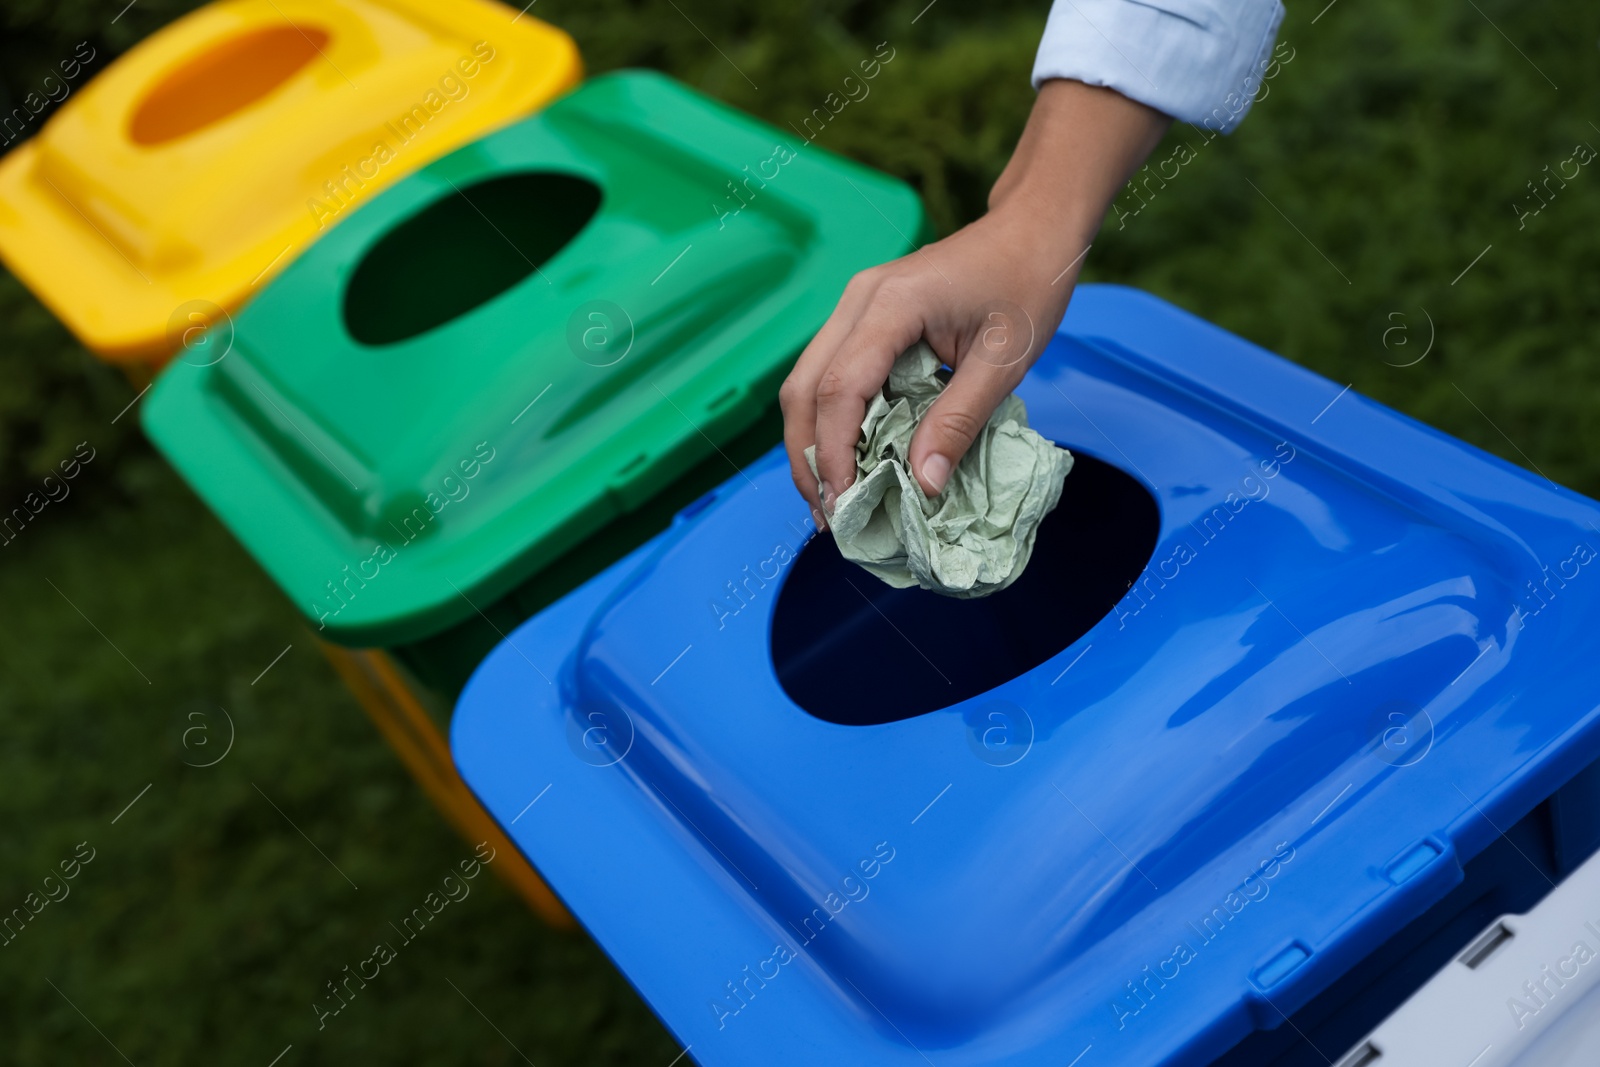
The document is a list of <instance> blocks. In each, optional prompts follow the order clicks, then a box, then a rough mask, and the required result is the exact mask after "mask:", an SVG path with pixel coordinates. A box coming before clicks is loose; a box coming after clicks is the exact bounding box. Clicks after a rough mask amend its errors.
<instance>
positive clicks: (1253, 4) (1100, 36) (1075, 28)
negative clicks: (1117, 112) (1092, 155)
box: [1033, 0, 1283, 133]
mask: <svg viewBox="0 0 1600 1067" xmlns="http://www.w3.org/2000/svg"><path fill="white" fill-rule="evenodd" d="M1282 21H1283V4H1282V3H1280V2H1279V0H1055V3H1054V5H1053V6H1052V7H1051V8H1050V18H1049V21H1047V22H1046V23H1045V28H1044V39H1043V40H1041V41H1040V42H1039V55H1038V58H1037V59H1035V60H1034V64H1033V84H1034V86H1035V88H1037V87H1038V86H1039V85H1040V84H1041V83H1042V82H1044V81H1046V80H1048V79H1050V78H1071V79H1074V80H1076V81H1081V82H1085V83H1087V84H1089V85H1103V86H1105V87H1106V88H1108V89H1115V90H1116V91H1117V92H1119V93H1121V94H1122V95H1123V96H1126V97H1128V98H1130V99H1133V100H1137V101H1139V102H1140V103H1141V104H1147V105H1149V106H1150V107H1153V108H1155V109H1156V110H1157V111H1161V112H1164V113H1165V114H1168V115H1171V116H1172V117H1173V118H1175V119H1178V120H1180V121H1182V122H1191V123H1194V124H1195V125H1197V126H1204V127H1206V128H1207V129H1212V130H1219V131H1221V132H1224V133H1226V132H1229V131H1231V130H1232V129H1233V128H1234V127H1235V126H1237V125H1238V124H1239V122H1240V121H1241V120H1242V119H1243V118H1244V116H1245V113H1246V112H1248V111H1249V110H1250V104H1251V101H1252V100H1253V99H1254V97H1255V95H1256V94H1257V93H1258V92H1259V91H1260V87H1261V82H1262V76H1263V72H1264V71H1265V70H1266V69H1267V66H1268V64H1269V63H1270V61H1271V53H1272V46H1273V42H1274V41H1275V40H1276V39H1277V36H1278V26H1279V24H1280V23H1281V22H1282Z"/></svg>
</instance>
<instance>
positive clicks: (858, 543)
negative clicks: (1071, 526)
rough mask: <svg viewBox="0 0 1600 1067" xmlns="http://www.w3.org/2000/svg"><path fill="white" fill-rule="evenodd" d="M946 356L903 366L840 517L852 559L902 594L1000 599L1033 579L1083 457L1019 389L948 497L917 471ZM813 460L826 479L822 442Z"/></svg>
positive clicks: (867, 437) (871, 418) (916, 357)
mask: <svg viewBox="0 0 1600 1067" xmlns="http://www.w3.org/2000/svg"><path fill="white" fill-rule="evenodd" d="M939 367H940V360H939V357H938V356H936V355H934V353H933V349H931V348H929V347H928V345H927V343H926V342H918V343H917V344H916V345H915V346H913V347H912V348H908V349H907V350H906V351H905V352H903V353H901V355H900V357H899V358H898V359H896V360H895V363H894V367H893V369H892V370H890V372H889V381H888V383H887V384H886V385H885V386H884V388H883V390H882V391H881V392H880V393H879V394H878V395H877V396H876V397H874V398H873V400H872V403H871V405H870V406H869V407H868V408H867V416H866V418H865V420H863V421H862V423H861V440H860V441H859V442H857V444H856V480H855V481H854V482H853V483H851V485H850V488H848V489H846V490H845V491H844V492H843V493H841V494H839V496H838V498H837V500H836V501H835V502H834V511H833V515H832V517H831V518H830V519H829V520H828V524H829V526H831V527H832V529H833V537H834V540H835V541H836V542H837V543H838V545H839V551H840V553H841V554H842V555H843V556H844V557H845V558H846V559H849V560H853V561H855V562H856V563H859V564H860V565H861V566H862V567H864V568H866V569H867V570H869V571H871V572H872V573H873V574H875V575H877V576H878V577H879V578H882V579H883V580H884V581H885V582H887V583H889V584H890V585H892V586H895V587H896V588H901V589H903V588H907V587H909V586H913V585H919V586H921V587H922V588H924V589H931V590H933V591H934V592H936V593H943V594H945V595H946V596H953V597H963V598H970V597H981V596H988V595H989V594H990V593H996V592H999V591H1000V590H1001V589H1004V588H1005V587H1006V586H1008V585H1010V584H1011V583H1012V582H1014V581H1016V580H1017V577H1018V576H1019V575H1021V574H1022V570H1023V568H1024V567H1026V566H1027V565H1028V558H1029V557H1030V556H1031V555H1032V554H1033V542H1034V538H1035V536H1036V535H1037V534H1038V532H1039V523H1040V522H1041V521H1043V519H1044V517H1045V516H1046V515H1048V514H1049V513H1050V511H1051V510H1052V509H1053V508H1054V507H1055V506H1056V503H1057V502H1058V501H1059V500H1060V499H1061V484H1062V482H1064V481H1065V480H1066V477H1067V472H1068V471H1070V470H1071V469H1072V453H1070V452H1068V451H1067V450H1066V449H1064V448H1059V447H1057V446H1056V445H1054V444H1052V443H1051V442H1049V441H1047V440H1045V439H1044V438H1043V437H1041V436H1039V434H1038V433H1037V432H1036V431H1034V430H1031V429H1029V428H1028V410H1027V408H1026V407H1025V406H1024V405H1023V403H1022V401H1021V400H1020V399H1018V398H1017V396H1016V395H1015V394H1013V395H1011V396H1008V397H1006V398H1005V400H1003V401H1001V403H1000V406H999V407H998V408H996V409H995V412H994V414H993V415H992V416H990V418H989V422H988V424H987V425H986V426H985V427H984V428H983V432H982V433H981V434H979V436H978V439H977V440H976V441H974V442H973V444H972V447H971V448H970V449H969V450H968V451H967V454H966V455H965V456H963V457H962V458H961V462H960V463H958V464H956V468H955V470H954V471H952V472H951V474H950V480H949V482H948V483H946V485H945V488H944V492H942V493H940V494H939V495H938V496H937V497H934V498H933V499H931V500H930V499H928V498H927V497H925V496H923V495H922V487H921V486H919V485H918V484H917V480H916V478H915V477H914V476H913V475H912V473H911V467H910V462H909V454H910V451H911V436H912V434H913V433H914V432H915V431H916V428H917V426H918V425H919V424H920V423H921V421H922V416H923V415H924V414H925V413H926V412H927V410H928V408H929V407H930V406H932V404H933V402H934V400H935V399H936V398H937V397H938V396H939V394H940V393H942V392H943V391H944V383H943V382H942V381H940V380H939V378H938V377H936V372H937V371H938V370H939ZM806 462H807V463H808V464H809V465H810V467H811V473H812V475H813V476H815V475H816V473H817V460H816V448H815V446H813V447H811V448H808V449H806Z"/></svg>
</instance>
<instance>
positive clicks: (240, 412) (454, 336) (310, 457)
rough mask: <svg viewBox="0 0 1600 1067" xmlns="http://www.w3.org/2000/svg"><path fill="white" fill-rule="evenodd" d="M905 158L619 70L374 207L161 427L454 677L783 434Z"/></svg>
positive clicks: (231, 500) (236, 519)
mask: <svg viewBox="0 0 1600 1067" xmlns="http://www.w3.org/2000/svg"><path fill="white" fill-rule="evenodd" d="M926 236H927V227H926V220H925V217H924V214H923V211H922V207H921V204H920V201H919V200H918V198H917V196H916V195H915V193H914V192H912V190H911V189H910V188H908V187H907V186H906V185H904V184H903V183H901V182H899V181H897V180H894V179H892V178H889V177H887V176H885V175H883V174H880V173H877V172H875V171H872V170H870V169H868V168H866V167H863V166H860V165H858V164H855V163H851V162H849V161H847V160H844V159H842V158H839V157H836V156H832V155H829V154H828V153H826V152H825V151H823V150H822V149H820V148H817V147H815V146H814V145H810V144H808V143H806V142H804V141H800V140H798V139H796V138H794V137H791V136H790V135H789V134H786V133H783V132H781V131H779V130H777V129H775V128H773V127H770V126H768V125H766V124H765V123H762V122H758V121H756V120H754V119H752V118H750V117H749V116H746V115H744V114H741V113H739V112H737V111H735V110H733V109H730V108H728V107H726V106H724V105H722V104H719V103H717V102H715V101H713V100H711V99H709V98H707V97H705V96H703V95H701V94H699V93H697V92H695V91H693V90H691V89H689V88H687V87H685V86H683V85H680V84H678V83H676V82H674V81H672V80H671V79H669V78H666V77H664V76H661V75H657V74H652V73H645V72H625V73H618V74H613V75H609V76H606V77H602V78H597V79H595V80H593V81H590V82H588V83H587V84H585V85H584V86H582V87H581V88H579V89H578V90H577V91H575V92H573V93H572V94H570V95H569V96H567V97H565V98H563V99H561V100H559V101H557V102H556V103H554V104H552V105H550V106H549V107H548V108H547V109H546V110H544V111H543V112H541V113H539V114H537V115H535V116H533V117H532V118H529V119H527V120H525V121H523V122H521V123H519V124H517V125H515V126H511V127H508V128H506V129H504V130H501V131H499V132H497V133H495V134H492V135H490V136H488V137H486V138H484V139H482V140H480V141H477V142H475V143H473V144H470V145H467V146H465V147H463V148H460V149H458V150H457V151H455V152H454V153H452V154H451V155H449V156H446V157H444V158H443V159H440V160H438V161H437V162H435V163H433V164H432V165H430V166H428V167H426V168H424V169H423V170H421V171H419V172H417V173H416V174H414V175H412V176H410V177H408V178H406V179H404V180H402V181H400V182H398V183H396V184H395V185H394V186H393V187H392V188H390V189H389V190H387V191H386V192H384V193H383V194H381V195H380V196H378V197H376V198H375V199H373V200H372V201H371V202H369V203H368V204H367V205H365V206H363V207H361V208H359V209H358V210H355V211H352V212H351V213H350V214H349V215H348V217H347V218H346V219H344V220H343V221H341V222H340V223H339V224H338V225H337V226H336V227H334V228H333V229H331V230H330V231H329V232H328V233H327V234H326V235H325V236H323V237H322V238H321V239H320V240H319V241H318V243H317V244H315V245H314V246H313V247H312V248H310V249H309V250H308V251H307V252H306V253H305V254H304V255H302V256H301V257H300V258H299V259H298V260H297V261H296V262H295V263H294V264H293V265H291V266H290V267H289V268H288V269H286V270H285V271H284V272H283V274H282V275H281V276H279V277H278V278H277V279H276V280H274V281H273V282H272V283H271V284H270V285H269V286H268V287H267V288H266V289H265V291H264V292H262V293H261V295H260V296H259V297H257V298H256V299H255V300H254V301H253V302H252V303H251V304H250V305H248V306H247V307H246V308H245V309H244V310H243V311H242V312H241V313H239V314H238V315H237V317H236V319H234V320H232V321H226V320H225V321H223V322H222V323H221V324H219V325H214V326H212V328H211V329H210V330H209V331H208V332H207V333H206V334H205V335H204V336H203V337H197V338H196V339H195V340H196V343H194V344H193V345H192V346H191V347H190V348H189V349H187V350H186V351H184V352H181V353H180V354H179V357H178V358H177V359H175V360H174V361H173V363H172V364H171V365H170V366H169V367H168V369H167V370H166V371H165V372H163V374H162V375H161V376H160V378H159V379H158V380H157V382H156V385H155V387H154V389H153V390H152V392H151V394H150V397H149V399H148V401H147V403H146V406H145V408H144V411H143V421H144V426H145V430H146V432H147V433H148V434H149V436H150V438H151V439H152V440H153V441H154V442H155V443H156V445H157V447H158V448H159V449H160V450H161V451H162V452H163V453H164V454H165V455H166V456H167V457H168V458H169V459H170V460H171V462H172V463H173V465H174V466H176V467H177V468H178V470H179V471H180V472H181V473H182V475H183V476H184V477H185V478H186V479H187V480H188V482H189V483H190V484H191V485H192V486H193V487H194V488H195V490H196V491H197V492H198V493H199V494H200V496H201V497H203V498H204V500H205V501H206V503H207V504H208V505H209V506H210V507H211V508H212V509H213V510H214V511H215V512H216V513H217V514H218V515H219V516H220V517H221V518H222V520H223V521H224V522H225V523H226V524H227V525H228V527H229V528H230V529H231V530H232V531H233V533H234V534H235V535H236V536H237V537H238V538H239V539H240V541H242V542H243V543H244V545H245V546H246V547H247V548H248V549H249V551H250V552H251V553H252V554H253V555H254V557H255V558H256V560H257V561H259V562H260V564H261V565H262V567H264V568H265V569H266V571H267V572H268V573H269V574H270V575H271V576H272V577H273V579H274V580H275V581H276V582H277V583H278V584H279V585H280V586H281V587H282V589H283V590H284V592H285V593H287V594H288V596H289V597H290V599H291V600H292V601H293V602H294V604H295V605H296V606H297V607H298V608H299V609H300V610H301V611H302V612H303V613H304V615H305V616H306V618H307V619H308V620H309V621H310V624H311V626H312V627H313V628H314V629H315V630H316V631H317V632H318V634H319V636H320V637H322V638H324V639H325V640H327V641H331V642H334V643H337V644H341V645H347V646H356V647H374V646H377V647H383V648H386V649H388V650H389V651H390V652H392V653H393V654H394V655H395V657H396V658H398V659H399V660H400V661H401V662H402V663H404V664H405V665H406V666H407V667H408V668H409V669H410V671H411V673H412V674H414V675H416V676H417V677H418V678H420V679H421V680H422V681H423V682H425V683H427V684H428V685H429V686H431V687H432V688H434V689H435V690H437V691H438V692H439V693H440V694H441V695H445V696H453V694H454V693H455V692H456V691H457V690H458V689H459V687H460V686H461V684H462V683H463V682H464V681H465V679H466V678H467V676H468V674H469V673H470V672H471V670H472V669H473V668H474V667H475V666H476V665H477V663H478V662H479V660H480V659H481V658H482V656H483V655H484V654H485V653H486V652H487V651H488V650H489V649H490V648H492V647H493V646H494V645H495V644H496V643H497V642H498V641H499V640H501V638H502V636H503V635H504V634H506V633H509V632H510V631H511V630H512V629H513V628H514V627H515V626H516V625H517V624H518V623H519V622H521V621H522V620H523V619H525V618H527V617H528V616H529V615H530V614H532V613H533V612H534V611H536V610H537V609H539V608H540V607H542V606H544V605H545V604H546V603H548V602H550V601H551V600H553V599H554V598H556V597H557V596H559V595H561V594H562V593H564V592H566V591H567V590H569V589H571V588H573V587H575V586H576V585H577V584H579V583H580V582H581V581H583V580H584V579H586V578H588V577H590V576H591V575H593V574H594V573H596V572H597V571H598V570H600V569H601V568H602V567H603V566H604V565H606V564H608V563H610V562H612V561H614V560H615V559H617V558H619V557H620V556H621V555H623V554H624V553H625V551H626V550H628V549H630V548H632V547H634V546H636V545H638V544H640V543H642V542H643V541H645V540H646V539H647V538H648V537H649V536H651V535H652V534H653V533H655V532H657V531H659V530H660V529H662V528H664V527H665V526H666V525H667V524H668V522H669V521H670V519H671V516H672V514H673V513H674V512H676V511H677V510H678V509H679V508H681V507H683V506H684V505H686V504H688V503H690V502H691V501H693V500H694V499H695V498H697V497H698V496H699V495H700V494H701V493H702V492H704V491H705V490H706V489H709V488H710V487H712V486H714V485H716V484H719V483H721V482H722V481H724V480H725V479H727V478H728V477H729V476H730V475H731V474H733V473H734V472H735V471H736V470H738V469H739V467H740V466H742V465H743V464H744V463H746V462H748V461H749V460H750V459H753V458H754V457H755V456H756V455H759V454H760V453H761V452H763V451H765V450H766V449H768V448H770V447H771V445H772V444H774V443H775V442H776V441H777V440H778V439H779V437H780V423H779V419H778V415H777V408H776V396H777V387H778V384H779V383H780V382H781V381H782V379H783V377H784V375H785V374H786V373H787V372H788V369H789V367H790V366H791V365H792V363H793V361H794V358H795V357H796V355H798V353H799V351H800V350H801V349H802V348H803V347H804V345H805V344H806V342H807V341H809V340H810V338H811V336H812V335H813V334H814V333H815V332H816V330H817V329H818V328H819V327H820V326H821V325H822V323H823V322H824V321H825V320H826V318H827V316H828V313H829V312H830V311H831V310H832V307H833V305H834V302H835V301H836V300H837V298H838V295H839V293H840V291H841V289H842V288H843V286H844V284H845V282H846V281H847V280H848V279H849V278H850V276H851V275H852V274H854V273H855V272H857V271H859V270H862V269H864V268H866V267H870V266H872V265H874V264H877V263H881V262H883V261H885V260H888V259H891V258H893V257H895V256H898V255H902V254H905V253H906V252H908V251H910V250H911V249H912V248H913V247H914V241H915V240H917V239H925V238H926Z"/></svg>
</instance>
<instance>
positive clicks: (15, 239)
mask: <svg viewBox="0 0 1600 1067" xmlns="http://www.w3.org/2000/svg"><path fill="white" fill-rule="evenodd" d="M582 75H583V67H582V61H581V60H580V58H579V56H578V51H577V46H576V45H575V44H574V43H573V41H572V39H571V38H570V37H568V36H567V35H566V34H565V33H563V32H562V31H560V30H558V29H556V28H554V27H552V26H550V25H548V24H546V23H543V22H540V21H539V20H537V19H535V18H533V17H531V16H529V15H525V14H518V13H517V11H515V10H513V9H511V8H508V7H505V6H503V5H501V4H498V3H493V2H491V0H317V2H308V0H225V2H220V3H214V4H210V5H208V6H206V7H204V8H201V9H200V10H198V11H196V12H194V13H193V14H191V15H189V16H187V17H185V18H182V19H179V20H178V21H177V22H174V23H173V24H172V25H170V26H168V27H166V28H165V29H163V30H161V31H160V32H159V33H156V34H154V35H153V36H151V37H150V38H148V39H147V40H145V41H143V42H141V43H140V44H139V45H138V46H137V47H136V48H134V49H132V50H131V51H129V52H128V53H127V54H126V55H124V56H123V57H121V58H120V59H118V60H117V62H115V63H114V64H112V65H111V66H110V67H108V68H107V69H106V70H105V71H104V72H103V73H101V74H100V76H99V77H97V78H95V79H94V80H93V81H92V82H90V83H89V84H88V85H86V86H84V88H83V89H82V90H80V91H79V92H78V93H77V94H76V95H75V96H74V97H73V98H72V99H71V100H69V101H67V103H66V104H64V105H63V106H62V107H61V109H60V111H58V112H57V113H56V115H55V116H54V117H53V118H52V119H51V121H50V122H49V123H47V124H46V125H45V127H44V129H42V130H41V131H40V132H39V134H38V135H37V136H36V137H34V138H33V139H32V140H31V141H29V142H28V143H26V144H23V145H21V146H19V147H18V148H17V149H16V150H14V151H13V152H11V153H10V154H9V155H8V156H6V157H5V158H4V159H3V160H0V258H3V259H4V260H5V262H6V265H7V266H9V267H10V268H11V270H12V272H13V273H15V274H16V275H17V276H18V277H19V278H21V279H22V281H23V282H24V283H25V284H26V285H27V286H28V287H29V288H30V289H32V290H33V292H34V293H35V294H36V295H37V296H38V297H39V299H40V300H42V301H43V302H44V303H45V304H46V305H48V306H49V307H50V309H51V310H52V311H53V312H55V314H56V315H57V316H58V317H59V318H60V319H61V320H62V321H63V322H65V323H66V324H67V326H68V327H69V328H70V329H71V330H72V331H73V333H75V334H77V336H78V337H79V339H81V340H82V341H83V343H84V344H85V345H87V346H88V347H89V348H91V349H93V350H94V351H95V352H96V353H98V354H99V355H100V356H101V357H103V358H105V359H108V360H112V361H116V362H125V363H133V362H136V363H147V364H156V365H159V364H160V363H163V362H165V361H166V359H167V357H168V356H170V355H171V354H172V353H173V352H175V351H176V350H177V349H178V348H179V347H180V346H181V345H182V340H183V336H184V332H185V331H186V330H189V329H192V328H193V327H194V326H196V325H199V326H208V325H210V324H211V321H212V319H213V318H214V317H215V316H216V315H217V314H219V313H221V312H231V311H232V310H233V309H235V308H237V307H239V306H240V305H242V304H243V303H244V302H245V301H247V300H249V299H250V297H251V296H253V295H254V294H255V293H257V292H259V291H260V289H261V288H262V286H263V285H264V284H265V283H266V282H267V280H268V279H269V278H271V277H272V276H273V275H274V274H275V273H277V272H278V271H280V270H282V269H283V268H284V266H285V265H287V264H288V263H289V262H291V261H292V260H293V259H294V257H295V256H297V255H298V254H300V253H301V252H302V251H304V250H305V248H306V247H307V246H308V245H309V244H311V242H313V241H314V240H315V239H316V238H317V236H318V235H319V234H320V233H322V232H323V231H325V230H326V229H327V228H328V227H330V226H332V225H334V224H336V223H338V222H339V221H340V220H341V219H343V218H344V217H345V216H346V215H347V214H348V213H349V212H350V211H351V210H352V209H353V208H354V207H356V206H357V205H358V204H359V203H360V202H362V201H364V200H366V199H367V198H369V197H371V196H372V195H373V194H374V193H376V192H378V191H379V190H381V189H383V188H385V187H386V186H388V185H390V184H392V183H393V182H394V181H395V180H396V179H398V178H400V177H402V176H404V175H406V174H408V173H410V172H412V171H414V170H416V169H417V168H419V167H421V166H423V165H424V164H426V163H428V162H430V161H432V160H434V159H436V158H438V157H439V156H442V155H444V154H445V153H447V152H449V151H451V150H453V149H455V148H458V147H460V146H461V145H463V144H466V143H467V142H469V141H472V140H475V139H477V138H478V137H480V136H481V135H483V134H484V133H486V132H488V131H489V130H492V129H494V128H496V127H499V126H502V125H504V124H506V123H507V122H509V121H511V120H513V119H516V118H520V117H521V116H523V115H526V114H527V113H528V112H530V111H533V110H535V109H537V108H539V107H541V106H542V105H544V104H545V103H548V102H549V101H550V100H552V99H554V98H555V97H556V96H559V95H560V94H561V93H562V92H564V91H566V90H567V89H569V88H571V87H573V86H574V85H576V84H577V83H578V81H579V80H580V78H581V77H582Z"/></svg>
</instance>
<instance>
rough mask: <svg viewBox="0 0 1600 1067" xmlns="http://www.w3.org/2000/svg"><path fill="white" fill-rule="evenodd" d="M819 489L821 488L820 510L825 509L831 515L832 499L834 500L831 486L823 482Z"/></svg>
mask: <svg viewBox="0 0 1600 1067" xmlns="http://www.w3.org/2000/svg"><path fill="white" fill-rule="evenodd" d="M821 489H822V510H823V511H826V512H827V513H828V514H829V515H832V514H833V501H834V492H833V486H831V485H829V484H828V483H827V482H823V483H822V485H821Z"/></svg>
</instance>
